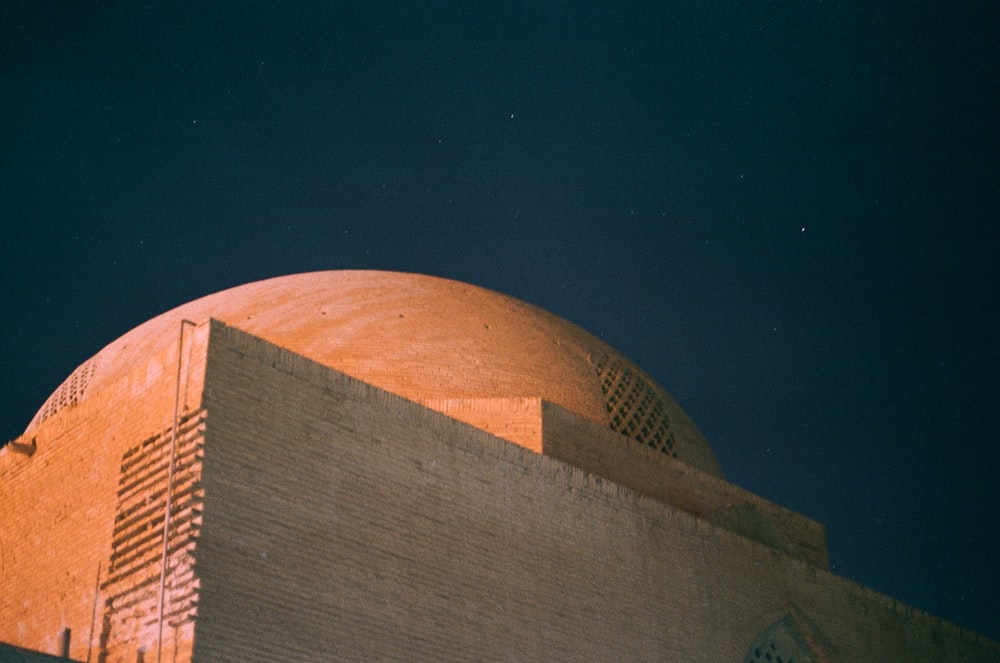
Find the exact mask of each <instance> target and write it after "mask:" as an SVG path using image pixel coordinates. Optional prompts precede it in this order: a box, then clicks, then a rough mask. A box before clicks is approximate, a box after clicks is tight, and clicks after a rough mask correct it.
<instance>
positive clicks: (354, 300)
mask: <svg viewBox="0 0 1000 663" xmlns="http://www.w3.org/2000/svg"><path fill="white" fill-rule="evenodd" d="M208 318H215V319H217V320H221V321H222V322H225V323H226V324H228V325H231V326H233V327H237V328H239V329H242V330H244V331H246V332H248V333H251V334H254V335H256V336H259V337H261V338H263V339H265V340H267V341H269V342H271V343H273V344H275V345H278V346H280V347H283V348H286V349H288V350H291V351H293V352H295V353H297V354H300V355H303V356H305V357H308V358H310V359H312V360H313V361H316V362H318V363H321V364H324V365H326V366H329V367H331V368H335V369H337V370H339V371H342V372H344V373H346V374H348V375H351V376H354V377H356V378H359V379H361V380H364V381H365V382H368V383H370V384H373V385H375V386H377V387H380V388H382V389H385V390H387V391H390V392H393V393H395V394H398V395H400V396H403V397H405V398H407V399H410V400H413V401H417V402H420V403H423V404H425V405H427V406H428V407H431V408H433V409H439V408H438V407H437V406H436V405H435V404H436V403H440V402H442V401H443V400H454V399H483V398H517V397H529V398H541V399H544V400H546V401H550V402H553V403H555V404H557V405H559V406H561V407H564V408H566V409H568V410H570V411H572V412H575V413H577V414H579V415H580V416H582V417H584V418H586V419H589V420H591V421H594V422H596V423H599V424H602V425H605V426H608V427H609V428H611V429H612V430H615V431H617V432H620V433H622V434H625V435H627V436H629V437H631V438H633V439H635V440H637V441H639V442H641V443H642V444H645V445H647V446H650V447H652V448H655V449H658V450H660V451H662V452H663V453H666V454H669V455H671V456H674V457H676V458H678V459H680V460H682V461H684V462H686V463H687V464H689V465H692V466H694V467H696V468H698V469H701V470H703V471H706V472H709V473H711V474H714V475H716V476H721V474H722V473H721V470H720V468H719V465H718V462H717V460H716V458H715V455H714V454H713V453H712V450H711V449H710V447H709V445H708V443H707V442H706V440H705V438H704V437H703V436H702V435H701V433H700V432H699V431H698V429H697V427H696V426H695V425H694V423H693V422H692V421H691V420H690V418H689V417H688V416H687V415H686V414H685V413H684V411H683V410H682V409H681V408H680V406H679V405H677V403H676V402H675V401H674V400H673V399H672V398H671V397H670V396H669V395H668V394H667V393H666V392H665V391H664V390H663V389H662V388H661V387H660V386H659V385H657V384H656V383H655V382H654V381H653V380H652V379H651V378H650V377H649V376H648V375H646V374H645V373H644V372H643V371H642V370H641V369H639V368H638V367H637V366H636V365H635V364H633V363H632V362H631V361H629V360H628V359H627V358H625V357H624V356H623V355H622V354H621V353H619V352H617V351H616V350H614V349H613V348H611V347H610V346H609V345H607V344H606V343H604V342H603V341H601V340H600V339H598V338H596V337H594V336H593V335H591V334H589V333H587V332H585V331H584V330H582V329H580V328H579V327H577V326H576V325H573V324H572V323H570V322H568V321H566V320H564V319H562V318H559V317H557V316H555V315H553V314H551V313H548V312H546V311H543V310H541V309H539V308H537V307H535V306H532V305H530V304H527V303H525V302H522V301H519V300H517V299H514V298H512V297H508V296H505V295H502V294H499V293H497V292H493V291H491V290H486V289H483V288H479V287H476V286H473V285H469V284H466V283H460V282H456V281H451V280H447V279H442V278H436V277H431V276H423V275H416V274H404V273H397V272H381V271H326V272H312V273H305V274H296V275H292V276H282V277H278V278H273V279H268V280H265V281H259V282H256V283H250V284H247V285H243V286H239V287H236V288H231V289H229V290H224V291H222V292H218V293H215V294H212V295H208V296H206V297H202V298H201V299H197V300H195V301H192V302H190V303H187V304H184V305H182V306H179V307H177V308H175V309H173V310H171V311H168V312H167V313H164V314H162V315H160V316H157V317H155V318H153V319H152V320H149V321H148V322H146V323H144V324H142V325H140V326H138V327H136V328H135V329H133V330H132V331H130V332H128V333H126V334H125V335H124V336H122V337H120V338H119V339H118V340H116V341H114V342H113V343H111V344H110V345H108V346H107V347H105V348H104V349H103V350H101V351H100V352H99V353H98V354H97V355H95V356H94V357H93V358H92V359H90V360H89V361H87V362H86V363H84V364H83V365H82V366H80V367H79V368H78V369H77V370H76V371H74V372H73V374H72V375H70V377H69V378H67V379H66V380H65V381H64V382H63V384H62V385H61V386H60V387H59V389H57V390H56V392H55V393H53V394H52V396H50V397H49V399H48V400H47V401H46V403H45V404H44V405H43V406H42V408H41V409H40V410H39V411H38V413H37V414H36V415H35V417H34V418H33V419H32V421H31V423H30V424H29V425H28V428H27V430H26V433H30V432H31V431H32V429H33V428H35V427H36V426H38V425H39V424H40V423H41V422H42V421H43V420H44V419H46V418H47V417H49V416H50V415H51V414H53V413H54V412H56V411H58V410H59V409H61V408H63V407H65V406H67V405H72V404H75V403H79V402H82V401H83V400H84V399H86V398H87V395H88V394H89V393H92V392H94V391H97V390H99V389H100V388H101V387H102V386H103V385H107V384H110V383H111V382H112V381H114V380H115V379H116V378H117V377H119V376H121V375H123V374H124V373H125V372H126V371H127V370H128V369H129V367H130V366H132V365H133V364H134V363H135V361H134V358H135V357H138V356H147V355H148V354H150V353H155V352H159V351H161V350H163V349H164V348H166V347H168V346H169V345H170V344H171V343H176V342H177V329H178V325H179V324H180V321H181V320H185V319H186V320H192V321H196V322H199V321H204V320H207V319H208Z"/></svg>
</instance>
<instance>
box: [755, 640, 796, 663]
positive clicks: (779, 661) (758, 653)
mask: <svg viewBox="0 0 1000 663" xmlns="http://www.w3.org/2000/svg"><path fill="white" fill-rule="evenodd" d="M743 660H744V663H795V661H796V659H795V657H794V656H791V655H788V654H784V655H783V654H782V653H781V650H780V648H779V647H778V644H777V643H776V642H774V641H773V640H772V641H771V642H768V643H767V644H765V645H762V646H760V647H754V649H753V650H752V651H751V652H750V653H749V654H747V656H746V658H745V659H743Z"/></svg>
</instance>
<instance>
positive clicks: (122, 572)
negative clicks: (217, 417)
mask: <svg viewBox="0 0 1000 663" xmlns="http://www.w3.org/2000/svg"><path fill="white" fill-rule="evenodd" d="M204 430H205V424H204V415H203V413H200V412H199V413H194V414H191V415H188V416H187V417H185V418H184V419H182V420H181V421H180V422H179V426H178V430H177V435H176V440H174V435H173V430H172V429H171V430H166V431H163V432H161V433H160V434H158V435H155V436H153V437H150V438H149V439H147V440H144V441H143V442H142V443H140V444H139V445H136V446H134V447H132V448H130V449H128V450H127V451H126V452H125V454H124V455H123V456H122V461H121V469H120V476H119V482H118V484H119V490H118V504H117V508H116V514H115V524H114V529H113V533H112V542H111V557H110V559H109V560H108V566H107V574H106V575H105V578H104V581H103V582H102V584H101V590H102V592H103V593H104V595H105V597H106V598H105V603H104V614H103V618H102V620H101V635H100V653H99V657H98V661H99V662H100V663H104V662H105V661H114V660H122V658H123V656H125V653H126V652H130V650H132V649H136V650H137V651H136V652H135V655H136V656H138V655H140V654H141V653H142V651H143V650H142V648H143V647H144V646H149V643H150V642H160V640H161V637H160V636H161V633H160V631H161V629H162V632H163V634H164V637H166V638H167V639H168V643H172V642H174V641H175V640H177V639H176V638H173V637H170V634H171V633H174V632H176V631H177V630H180V629H185V628H186V629H187V630H188V631H190V630H192V629H193V625H194V617H195V613H196V604H197V590H198V581H197V579H196V578H195V576H194V571H193V561H194V554H193V553H194V548H195V543H196V541H197V536H198V529H199V527H200V525H201V511H202V498H203V493H202V490H201V461H202V447H203V444H204ZM175 442H176V444H174V443H175ZM171 457H172V458H171ZM171 460H173V465H174V467H173V472H172V476H171V471H170V465H171ZM168 484H171V485H170V486H169V494H170V510H169V511H170V513H169V516H170V521H169V523H168V526H167V530H168V537H167V568H166V572H165V575H164V577H163V578H162V580H163V581H164V582H163V595H162V597H161V594H160V590H161V573H163V563H162V562H163V549H164V543H163V533H164V519H165V517H166V515H167V495H168ZM161 610H162V619H161ZM180 640H190V635H188V637H186V638H180ZM168 646H169V644H168Z"/></svg>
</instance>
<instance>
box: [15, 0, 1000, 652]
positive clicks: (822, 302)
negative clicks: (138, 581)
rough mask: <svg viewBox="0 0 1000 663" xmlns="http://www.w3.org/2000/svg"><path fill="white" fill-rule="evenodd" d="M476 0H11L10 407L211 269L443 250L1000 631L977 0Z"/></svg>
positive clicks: (929, 595)
mask: <svg viewBox="0 0 1000 663" xmlns="http://www.w3.org/2000/svg"><path fill="white" fill-rule="evenodd" d="M68 4H72V5H74V6H75V8H68V9H67V8H66V7H65V6H64V5H68ZM482 4H485V3H476V2H473V3H468V2H454V3H451V2H447V3H441V2H418V3H411V2H386V3H379V2H361V3H340V2H316V3H298V2H290V3H289V2H282V3H262V2H239V3H193V4H191V9H189V10H188V11H176V10H172V9H166V8H165V7H166V6H168V5H174V3H169V2H168V3H162V2H155V3H148V4H147V3H143V2H130V3H109V2H87V3H40V2H13V3H11V2H6V3H4V8H3V11H2V13H0V154H2V155H3V159H2V160H0V219H2V220H3V222H4V230H3V237H4V241H3V242H2V245H0V270H2V274H3V282H2V286H3V287H2V288H0V308H2V311H3V321H4V324H3V325H2V330H3V340H2V343H0V362H2V370H3V380H2V381H0V403H2V405H0V429H2V430H0V441H7V440H10V439H12V438H15V437H17V436H18V435H19V434H20V433H21V432H22V431H23V430H24V427H25V426H26V425H27V423H28V422H29V420H30V419H31V418H32V416H33V415H34V413H35V411H36V410H37V409H38V408H39V407H40V406H41V404H42V403H43V402H44V400H45V399H46V397H47V396H48V395H49V393H51V392H52V391H53V390H54V389H55V388H56V387H57V386H58V385H59V384H60V382H62V380H63V379H64V378H65V377H66V376H68V375H69V373H70V372H71V371H72V370H73V369H74V368H75V367H76V366H77V365H79V364H80V363H82V362H83V361H84V360H86V359H88V358H89V357H90V356H92V355H93V354H95V353H96V352H97V351H98V350H100V349H101V348H102V347H103V346H104V345H106V344H107V343H110V342H111V341H113V340H114V339H115V338H117V337H118V336H119V335H121V334H122V333H124V332H126V331H128V330H129V329H131V328H132V327H134V326H136V325H138V324H140V323H142V322H144V321H145V320H147V319H149V318H151V317H153V316H154V315H156V314H158V313H161V312H163V311H165V310H168V309H170V308H173V307H174V306H177V305H180V304H183V303H185V302H187V301H190V300H192V299H195V298H197V297H200V296H202V295H205V294H209V293H211V292H215V291H218V290H221V289H224V288H228V287H231V286H236V285H240V284H243V283H247V282H250V281H255V280H259V279H263V278H268V277H272V276H279V275H284V274H289V273H296V272H304V271H312V270H325V269H348V268H350V269H386V270H397V271H407V272H421V273H427V274H434V275H439V276H444V277H448V278H453V279H458V280H462V281H468V282H470V283H474V284H477V285H481V286H484V287H487V288H492V289H495V290H499V291H500V292H503V293H506V294H509V295H513V296H515V297H518V298H521V299H524V300H526V301H528V302H531V303H533V304H536V305H538V306H541V307H542V308H545V309H548V310H550V311H552V312H554V313H556V314H558V315H561V316H563V317H565V318H567V319H569V320H571V321H573V322H575V323H577V324H579V325H580V326H582V327H583V328H585V329H587V330H588V331H590V332H592V333H594V334H595V335H597V336H599V337H601V338H603V339H604V340H605V341H607V342H608V343H610V344H611V345H613V346H614V347H616V348H618V349H619V350H621V351H622V352H624V353H625V354H626V355H627V356H629V357H630V358H631V359H633V360H634V361H635V362H636V363H637V364H639V365H640V366H642V367H643V368H644V369H645V370H646V371H647V372H648V373H650V374H651V375H652V376H653V377H654V378H655V379H657V380H658V381H659V382H660V383H661V384H662V385H663V386H664V387H665V388H666V389H667V390H668V391H670V392H671V393H672V394H673V395H674V396H675V397H676V399H677V400H678V401H679V402H680V403H681V405H682V406H683V407H684V408H685V409H686V410H687V411H688V413H689V414H690V415H691V416H692V418H693V419H694V420H695V421H696V422H697V423H698V425H699V427H700V428H701V429H702V431H703V432H704V434H705V436H706V437H707V438H708V440H709V442H710V443H711V444H712V446H713V448H714V449H715V451H716V454H717V455H718V457H719V460H720V462H721V463H722V466H723V469H724V471H725V473H726V476H727V478H728V479H729V480H730V481H732V482H733V483H735V484H737V485H739V486H742V487H744V488H746V489H748V490H750V491H752V492H754V493H757V494H759V495H762V496H764V497H766V498H768V499H770V500H773V501H775V502H777V503H779V504H782V505H784V506H787V507H789V508H791V509H794V510H796V511H799V512H801V513H803V514H805V515H807V516H809V517H811V518H814V519H816V520H819V521H821V522H822V523H824V524H825V526H826V528H827V538H828V542H829V547H830V559H831V563H832V567H833V570H834V571H835V572H836V573H837V574H840V575H843V576H845V577H847V578H850V579H852V580H855V581H857V582H859V583H862V584H865V585H868V586H871V587H873V588H875V589H877V590H879V591H881V592H884V593H886V594H889V595H891V596H893V597H896V598H899V599H901V600H903V601H905V602H907V603H909V604H912V605H915V606H917V607H919V608H922V609H925V610H927V611H930V612H932V613H934V614H936V615H939V616H941V617H943V618H945V619H948V620H951V621H954V622H957V623H958V624H960V625H962V626H966V627H968V628H971V629H974V630H977V631H980V632H983V633H986V634H988V635H991V636H992V637H994V638H1000V599H998V597H1000V579H998V575H1000V574H998V572H997V570H996V557H997V553H998V545H997V538H998V537H997V532H998V525H1000V490H998V487H997V485H998V484H997V474H998V470H1000V453H998V450H997V431H998V430H1000V414H998V412H1000V349H998V340H997V332H998V329H1000V325H998V323H1000V315H998V302H1000V297H998V285H1000V266H998V263H1000V260H998V259H997V250H998V248H1000V230H998V221H1000V168H998V129H1000V102H998V100H1000V29H998V26H1000V21H998V20H997V18H996V17H995V16H994V15H993V3H988V2H984V3H960V2H959V3H956V2H940V3H919V4H918V3H912V4H910V3H906V4H902V3H901V4H895V3H861V2H859V3H843V4H841V3H820V2H809V3H805V2H801V3H792V4H771V3H753V2H751V3H693V4H689V3H686V2H671V3H659V2H656V3H649V4H648V5H644V3H584V2H579V3H543V2H527V3H523V4H520V3H519V4H505V3H501V4H499V5H498V6H492V3H490V4H491V6H490V7H489V8H483V7H482ZM623 5H625V6H624V7H623ZM664 6H667V7H668V8H664ZM0 519H2V514H0ZM0 525H2V520H0Z"/></svg>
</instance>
